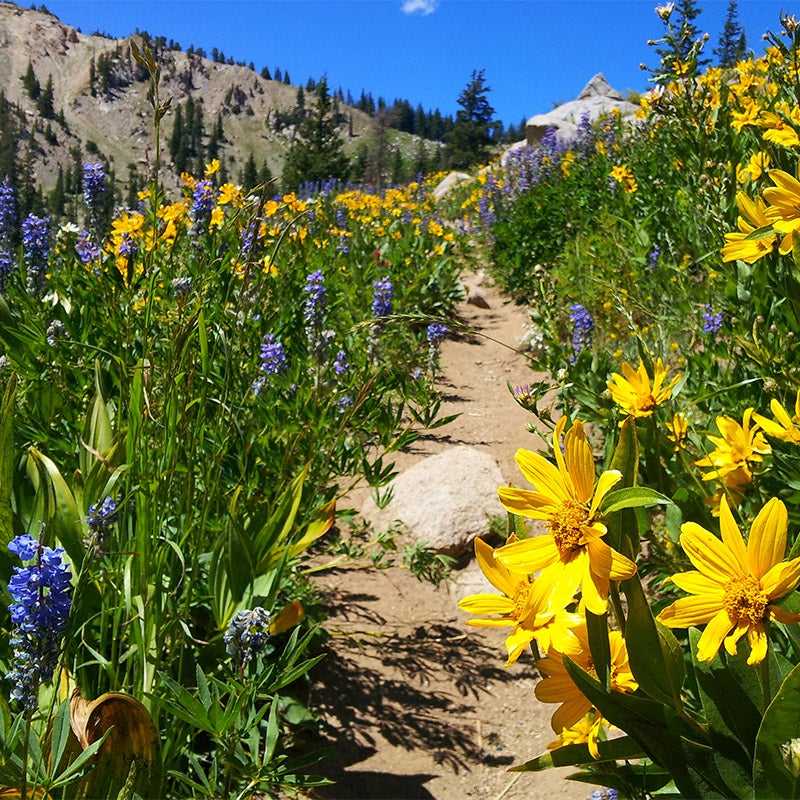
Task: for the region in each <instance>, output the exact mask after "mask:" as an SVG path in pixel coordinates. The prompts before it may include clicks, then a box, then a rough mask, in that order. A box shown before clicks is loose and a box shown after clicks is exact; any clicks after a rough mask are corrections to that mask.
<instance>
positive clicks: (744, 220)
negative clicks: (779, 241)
mask: <svg viewBox="0 0 800 800" xmlns="http://www.w3.org/2000/svg"><path fill="white" fill-rule="evenodd" d="M736 205H737V206H739V210H740V211H741V212H742V216H740V217H739V219H738V226H739V231H738V233H726V234H725V241H726V245H725V246H724V247H723V248H722V260H723V261H736V260H737V259H741V260H742V261H744V262H745V263H747V264H753V263H755V262H756V261H758V259H759V258H762V257H763V256H765V255H768V254H769V253H771V252H772V250H773V247H774V245H775V240H776V238H777V236H776V234H775V233H774V231H771V230H770V231H765V233H764V235H754V236H753V237H752V238H751V234H755V231H757V230H759V229H761V228H771V227H772V222H771V221H770V220H769V218H768V217H767V213H766V211H767V204H766V203H765V202H764V200H763V199H762V198H760V197H756V198H755V199H752V200H751V199H750V198H749V197H748V196H747V195H746V194H745V193H744V192H738V193H737V195H736Z"/></svg>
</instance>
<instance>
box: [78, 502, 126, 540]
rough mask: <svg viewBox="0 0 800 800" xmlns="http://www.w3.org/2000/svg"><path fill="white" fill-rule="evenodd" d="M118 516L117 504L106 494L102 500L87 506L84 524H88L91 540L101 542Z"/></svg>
mask: <svg viewBox="0 0 800 800" xmlns="http://www.w3.org/2000/svg"><path fill="white" fill-rule="evenodd" d="M118 518H119V506H118V505H117V503H116V502H115V501H114V500H113V499H112V498H111V497H109V496H108V495H106V496H105V497H104V498H103V500H102V502H100V503H95V504H94V505H91V506H89V512H88V513H87V515H86V524H87V525H88V526H89V536H90V537H91V538H92V540H93V542H96V543H102V542H104V541H105V539H106V538H107V537H108V534H109V532H110V530H111V526H112V525H113V524H114V523H115V522H116V521H117V519H118Z"/></svg>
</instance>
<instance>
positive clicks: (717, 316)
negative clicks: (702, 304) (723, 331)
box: [703, 303, 725, 334]
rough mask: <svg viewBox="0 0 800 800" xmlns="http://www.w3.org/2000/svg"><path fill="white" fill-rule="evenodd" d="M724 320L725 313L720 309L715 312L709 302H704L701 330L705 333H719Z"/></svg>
mask: <svg viewBox="0 0 800 800" xmlns="http://www.w3.org/2000/svg"><path fill="white" fill-rule="evenodd" d="M724 322H725V315H724V314H723V313H722V312H721V311H717V312H716V313H715V312H714V310H713V309H712V307H711V303H707V304H706V310H705V311H704V312H703V331H705V333H711V334H714V333H719V330H720V328H722V325H723V323H724Z"/></svg>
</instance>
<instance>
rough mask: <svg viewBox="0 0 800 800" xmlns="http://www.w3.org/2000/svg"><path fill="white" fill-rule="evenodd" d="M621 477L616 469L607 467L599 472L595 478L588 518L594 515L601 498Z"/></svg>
mask: <svg viewBox="0 0 800 800" xmlns="http://www.w3.org/2000/svg"><path fill="white" fill-rule="evenodd" d="M621 478H622V473H621V472H620V471H619V470H616V469H607V470H606V471H605V472H603V473H601V475H600V477H599V478H598V479H597V487H596V488H595V490H594V497H592V504H591V505H590V506H589V518H590V519H591V518H592V517H594V515H595V513H596V512H597V508H598V506H599V505H600V503H601V501H602V499H603V498H604V497H605V496H606V495H607V494H608V492H609V491H610V490H611V489H612V488H613V487H614V486H615V485H616V484H617V483H618V482H619V480H620V479H621Z"/></svg>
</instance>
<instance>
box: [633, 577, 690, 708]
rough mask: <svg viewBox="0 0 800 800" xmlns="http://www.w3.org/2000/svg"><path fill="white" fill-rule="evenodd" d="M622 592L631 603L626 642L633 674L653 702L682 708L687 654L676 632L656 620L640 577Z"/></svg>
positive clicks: (634, 578)
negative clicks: (675, 634)
mask: <svg viewBox="0 0 800 800" xmlns="http://www.w3.org/2000/svg"><path fill="white" fill-rule="evenodd" d="M622 588H623V590H624V592H625V597H626V598H627V600H628V616H627V621H626V623H625V641H626V642H627V645H628V661H629V663H630V667H631V672H633V675H634V677H635V678H636V680H637V682H638V683H639V688H640V689H641V690H642V691H643V692H644V693H645V694H647V695H648V696H649V697H651V698H652V699H653V700H658V701H659V702H662V703H665V704H666V705H669V706H672V707H673V708H676V709H677V708H680V707H681V687H682V686H683V679H684V678H685V677H686V667H685V665H684V661H683V650H682V649H681V646H680V644H679V643H678V640H677V639H676V638H675V636H674V634H673V633H672V631H670V630H669V629H668V628H666V627H664V626H663V625H660V624H659V623H657V622H656V620H655V618H654V617H653V612H652V611H651V610H650V604H649V603H648V602H647V598H646V597H645V594H644V589H643V588H642V582H641V580H639V576H638V575H634V576H633V577H632V578H629V579H628V580H626V581H623V582H622Z"/></svg>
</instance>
